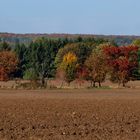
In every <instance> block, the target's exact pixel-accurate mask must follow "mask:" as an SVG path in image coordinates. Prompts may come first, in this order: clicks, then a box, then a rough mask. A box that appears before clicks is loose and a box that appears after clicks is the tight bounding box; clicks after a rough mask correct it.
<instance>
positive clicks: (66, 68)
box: [60, 52, 77, 84]
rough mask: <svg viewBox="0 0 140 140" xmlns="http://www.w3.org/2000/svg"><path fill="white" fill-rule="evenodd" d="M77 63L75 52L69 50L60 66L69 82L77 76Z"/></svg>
mask: <svg viewBox="0 0 140 140" xmlns="http://www.w3.org/2000/svg"><path fill="white" fill-rule="evenodd" d="M76 63H77V57H76V55H75V54H74V53H72V52H68V53H67V54H65V55H64V57H63V61H62V63H61V65H60V68H61V70H62V71H63V72H64V80H65V81H66V82H67V83H68V84H70V82H72V81H73V80H75V78H76Z"/></svg>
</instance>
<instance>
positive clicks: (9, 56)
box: [0, 51, 18, 81]
mask: <svg viewBox="0 0 140 140" xmlns="http://www.w3.org/2000/svg"><path fill="white" fill-rule="evenodd" d="M17 64H18V59H17V57H16V55H15V54H14V53H13V52H12V51H1V52H0V81H7V80H8V79H9V78H10V77H9V76H10V74H11V73H12V72H14V71H15V70H16V68H17Z"/></svg>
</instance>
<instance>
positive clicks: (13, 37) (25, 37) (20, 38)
mask: <svg viewBox="0 0 140 140" xmlns="http://www.w3.org/2000/svg"><path fill="white" fill-rule="evenodd" d="M79 36H80V37H82V38H95V39H106V40H109V41H114V42H115V43H116V44H117V45H118V46H123V45H130V44H132V42H133V41H134V40H136V39H138V38H140V36H121V35H90V34H89V35H88V34H86V35H85V34H13V33H0V41H6V42H8V43H10V44H11V45H12V44H14V43H16V42H20V43H24V44H29V43H30V42H31V41H33V40H36V39H37V38H40V37H45V38H46V37H47V38H49V39H58V38H68V39H72V38H77V37H79ZM13 46H14V45H13Z"/></svg>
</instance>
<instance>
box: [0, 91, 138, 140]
mask: <svg viewBox="0 0 140 140" xmlns="http://www.w3.org/2000/svg"><path fill="white" fill-rule="evenodd" d="M0 139H4V140H11V139H13V140H16V139H18V140H23V139H24V140H28V139H29V140H139V139H140V90H138V89H108V90H107V89H106V90H99V89H98V90H97V89H96V90H84V89H83V90H50V91H47V90H40V91H39V90H38V91H37V90H36V91H23V90H11V91H10V90H9V91H8V90H1V91H0Z"/></svg>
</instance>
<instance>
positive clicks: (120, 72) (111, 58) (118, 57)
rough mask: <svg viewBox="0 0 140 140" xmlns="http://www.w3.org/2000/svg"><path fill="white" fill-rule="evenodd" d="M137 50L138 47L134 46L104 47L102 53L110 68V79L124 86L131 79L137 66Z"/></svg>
mask: <svg viewBox="0 0 140 140" xmlns="http://www.w3.org/2000/svg"><path fill="white" fill-rule="evenodd" d="M137 51H138V47H136V46H122V47H106V48H104V54H105V55H106V60H107V64H108V67H109V68H110V75H111V78H110V79H111V81H113V82H117V83H118V84H119V85H122V86H125V84H126V83H127V82H128V81H129V80H131V78H132V77H133V72H134V71H135V70H136V69H137V67H138V56H137Z"/></svg>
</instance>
